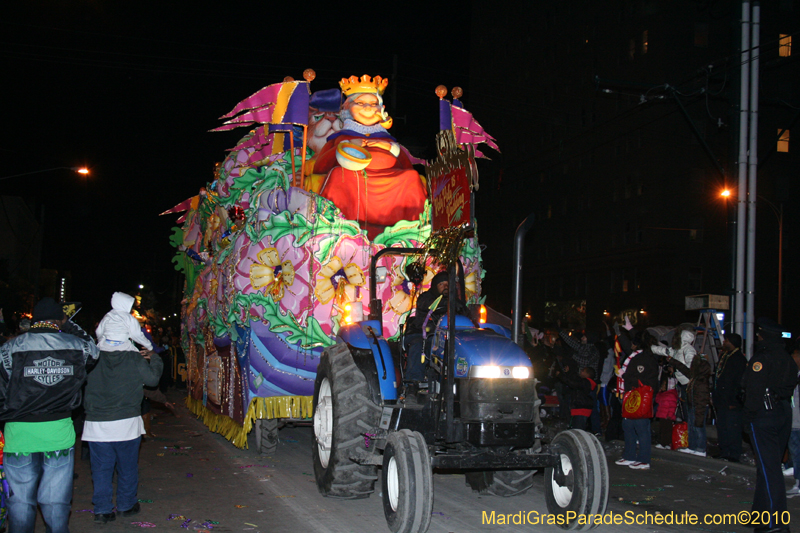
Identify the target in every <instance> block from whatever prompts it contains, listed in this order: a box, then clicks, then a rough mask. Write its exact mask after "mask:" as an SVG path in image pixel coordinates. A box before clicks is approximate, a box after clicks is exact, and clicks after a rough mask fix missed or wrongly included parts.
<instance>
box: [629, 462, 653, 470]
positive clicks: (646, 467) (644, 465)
mask: <svg viewBox="0 0 800 533" xmlns="http://www.w3.org/2000/svg"><path fill="white" fill-rule="evenodd" d="M628 468H633V469H634V470H650V465H649V464H648V463H633V464H632V465H628Z"/></svg>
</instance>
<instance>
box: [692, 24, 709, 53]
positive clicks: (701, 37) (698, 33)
mask: <svg viewBox="0 0 800 533" xmlns="http://www.w3.org/2000/svg"><path fill="white" fill-rule="evenodd" d="M694 45H695V46H697V47H698V48H708V24H704V23H697V24H695V25H694Z"/></svg>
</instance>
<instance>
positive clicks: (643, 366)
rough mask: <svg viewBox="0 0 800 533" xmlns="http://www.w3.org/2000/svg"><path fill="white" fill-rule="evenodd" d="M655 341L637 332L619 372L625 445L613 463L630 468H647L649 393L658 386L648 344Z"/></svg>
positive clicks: (656, 372)
mask: <svg viewBox="0 0 800 533" xmlns="http://www.w3.org/2000/svg"><path fill="white" fill-rule="evenodd" d="M656 342H658V341H657V340H656V338H655V337H653V336H652V335H650V334H649V333H647V332H646V331H639V332H637V333H636V335H635V336H634V338H633V340H632V341H631V345H632V348H633V349H634V351H633V353H632V354H631V356H630V357H629V358H628V359H629V361H628V362H627V365H626V368H625V369H624V371H623V370H620V375H619V379H621V380H622V381H624V384H625V396H624V397H623V400H622V418H623V420H622V430H623V432H624V434H625V448H624V450H623V452H622V458H621V459H619V460H618V461H617V462H616V464H618V465H620V466H628V467H630V468H632V469H634V470H648V469H650V443H651V440H650V419H651V418H652V417H653V394H654V391H656V390H658V362H657V361H656V357H655V355H653V352H652V350H651V347H652V346H653V345H654V344H655V343H656ZM637 444H638V449H637Z"/></svg>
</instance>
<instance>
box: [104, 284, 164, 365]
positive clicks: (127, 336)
mask: <svg viewBox="0 0 800 533" xmlns="http://www.w3.org/2000/svg"><path fill="white" fill-rule="evenodd" d="M135 301H136V300H135V299H134V297H133V296H131V295H129V294H125V293H124V292H115V293H114V294H113V295H112V296H111V311H109V312H108V313H106V316H104V317H103V320H101V321H100V324H99V325H98V326H97V329H96V330H95V334H96V335H97V347H98V348H99V349H100V351H103V352H129V351H134V352H136V351H139V350H138V348H136V347H135V346H134V345H133V343H132V342H131V341H133V342H136V343H137V344H141V345H142V346H144V347H145V348H146V349H147V350H148V351H150V350H152V349H153V343H151V342H150V340H149V339H148V338H147V337H145V336H144V333H142V327H141V326H140V325H139V321H138V320H136V318H135V317H134V316H133V315H132V314H131V310H132V309H133V303H134V302H135Z"/></svg>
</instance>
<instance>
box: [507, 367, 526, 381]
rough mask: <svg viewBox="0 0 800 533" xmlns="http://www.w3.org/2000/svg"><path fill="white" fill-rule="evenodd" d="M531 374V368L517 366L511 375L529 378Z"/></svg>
mask: <svg viewBox="0 0 800 533" xmlns="http://www.w3.org/2000/svg"><path fill="white" fill-rule="evenodd" d="M530 375H531V369H530V368H528V367H527V366H515V367H514V368H513V369H512V370H511V376H512V377H514V378H516V379H528V377H529V376H530Z"/></svg>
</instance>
